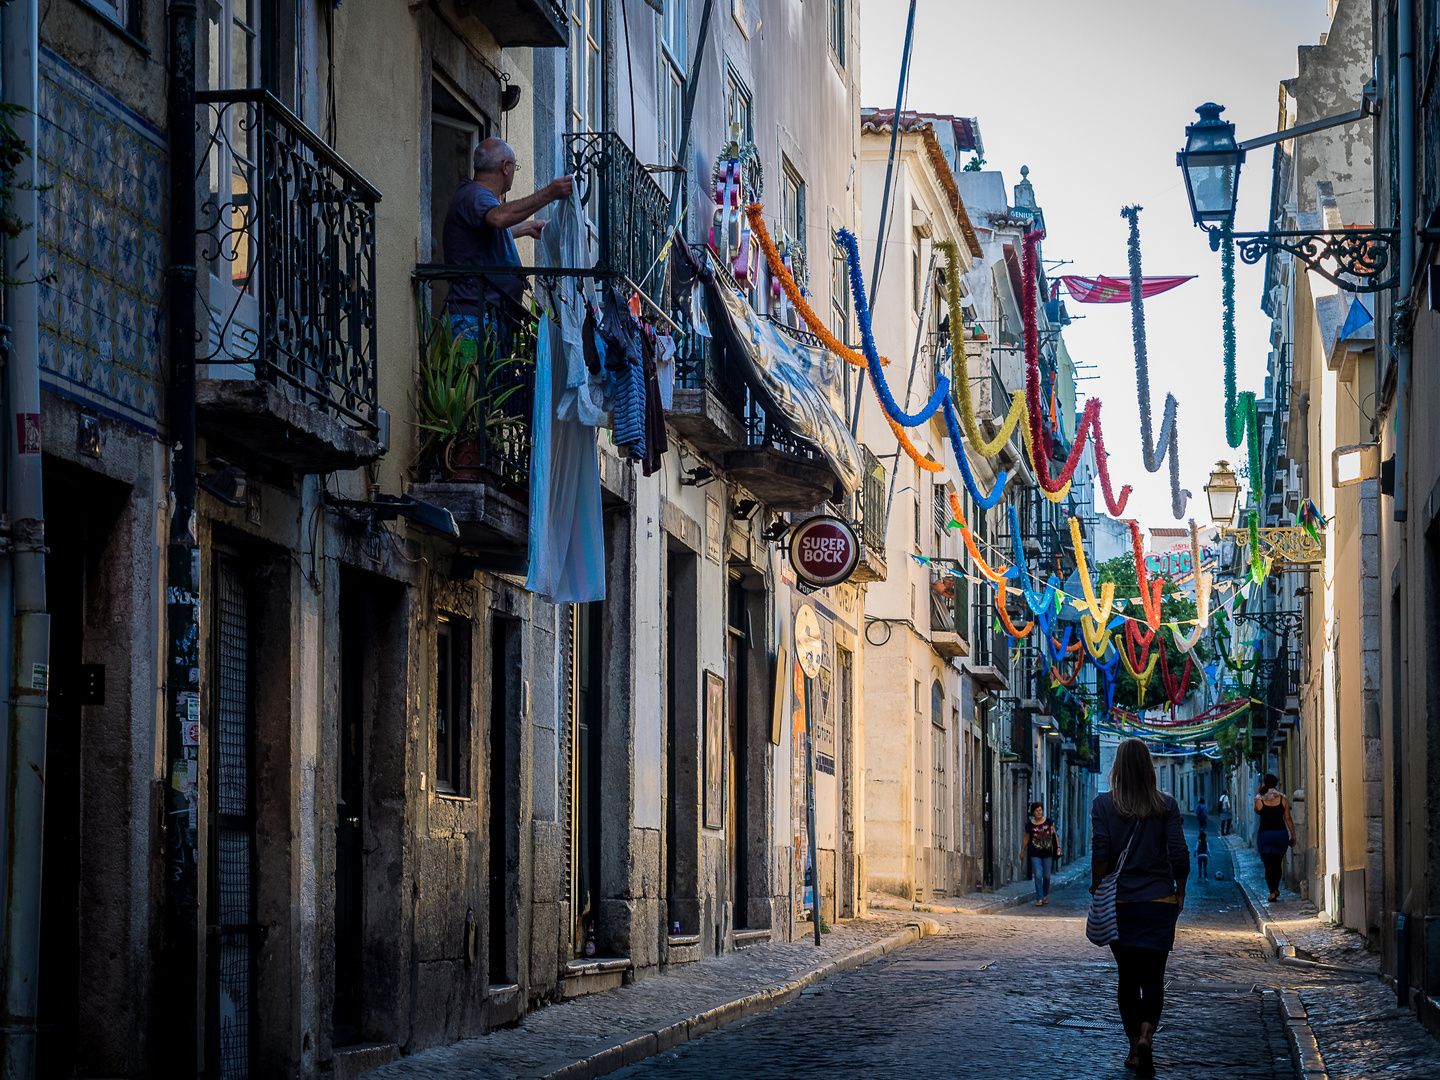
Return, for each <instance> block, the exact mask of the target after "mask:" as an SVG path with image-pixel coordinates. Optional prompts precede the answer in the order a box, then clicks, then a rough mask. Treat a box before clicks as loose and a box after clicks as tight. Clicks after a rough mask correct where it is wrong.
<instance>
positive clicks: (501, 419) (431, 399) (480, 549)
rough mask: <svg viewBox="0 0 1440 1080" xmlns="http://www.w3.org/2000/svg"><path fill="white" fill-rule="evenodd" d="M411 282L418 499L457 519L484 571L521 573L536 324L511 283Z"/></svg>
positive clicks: (429, 274) (443, 269)
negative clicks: (416, 345) (416, 343)
mask: <svg viewBox="0 0 1440 1080" xmlns="http://www.w3.org/2000/svg"><path fill="white" fill-rule="evenodd" d="M546 273H547V274H554V273H555V271H553V270H547V271H546ZM412 282H413V287H414V292H415V313H416V325H417V327H418V330H419V335H420V381H419V385H418V386H417V388H416V393H415V407H416V422H417V426H418V427H419V428H420V434H421V445H420V453H419V457H418V459H417V463H416V466H415V470H414V471H415V481H414V482H413V483H412V484H411V485H410V494H412V495H414V496H415V497H416V498H417V499H420V500H422V501H424V502H429V503H434V504H436V505H439V506H443V507H445V508H446V509H447V510H449V511H450V513H451V514H452V515H453V516H454V518H455V523H456V524H457V525H458V526H459V528H460V542H461V544H462V545H464V546H465V547H467V548H469V549H470V550H472V551H474V552H475V553H476V554H478V555H479V556H481V557H482V560H483V562H484V566H485V568H486V569H494V570H501V571H510V572H523V570H524V567H525V558H526V550H527V542H528V534H529V521H530V502H529V499H530V476H529V474H530V432H531V416H532V410H533V407H534V397H535V346H536V329H537V326H536V322H535V319H534V317H533V316H532V315H531V314H530V313H529V312H527V311H526V310H525V309H524V308H522V307H521V306H520V304H519V303H517V302H516V301H515V300H514V299H512V297H511V292H512V291H515V289H516V279H515V278H514V277H512V276H510V275H500V274H493V273H488V272H483V271H481V270H478V269H476V268H467V267H451V266H420V267H416V269H415V273H414V275H413V277H412Z"/></svg>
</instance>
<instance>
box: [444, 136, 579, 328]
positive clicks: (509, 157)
mask: <svg viewBox="0 0 1440 1080" xmlns="http://www.w3.org/2000/svg"><path fill="white" fill-rule="evenodd" d="M519 169H520V165H519V163H518V162H517V161H516V160H515V151H514V150H513V149H511V147H510V144H509V143H507V142H505V141H504V140H503V139H485V140H483V141H482V142H481V143H480V145H479V146H477V147H475V176H474V179H473V180H471V181H470V182H469V183H467V184H462V185H460V190H459V191H457V192H456V193H455V197H454V198H453V199H451V200H450V209H449V210H448V211H446V213H445V231H444V234H443V237H442V241H443V244H444V249H445V261H446V262H447V263H448V264H450V265H454V266H519V265H520V255H519V253H518V252H517V251H516V250H515V238H516V237H520V236H528V237H532V238H536V239H538V238H539V236H540V232H541V230H542V229H544V228H545V223H544V222H543V221H534V220H530V219H531V215H533V214H534V213H535V211H537V210H539V209H541V208H542V207H545V206H548V205H550V204H551V203H552V202H556V201H557V200H559V199H565V198H569V196H570V192H571V191H572V190H574V188H575V179H574V177H570V176H561V177H558V178H556V179H554V180H552V181H550V183H548V184H546V185H545V186H544V187H543V188H541V189H540V190H539V191H537V192H535V193H534V194H533V195H526V196H525V197H524V198H523V199H512V200H510V201H508V202H502V201H501V200H502V199H503V197H504V196H505V195H506V194H507V193H508V192H509V190H510V189H511V188H512V187H514V186H515V173H516V172H518V171H519ZM524 292H525V279H524V278H523V277H519V276H517V275H513V274H497V275H495V276H493V277H489V278H487V279H486V281H485V299H486V300H487V301H488V302H490V303H496V302H498V301H499V298H500V296H501V295H505V296H508V297H509V298H510V299H511V300H515V301H519V299H520V297H521V296H522V295H523V294H524ZM478 296H479V287H478V282H477V279H474V278H469V279H464V280H461V281H457V282H455V284H454V287H453V288H452V289H451V290H450V311H451V314H452V315H468V314H477V315H478V312H477V311H476V307H477V303H476V302H477V298H478Z"/></svg>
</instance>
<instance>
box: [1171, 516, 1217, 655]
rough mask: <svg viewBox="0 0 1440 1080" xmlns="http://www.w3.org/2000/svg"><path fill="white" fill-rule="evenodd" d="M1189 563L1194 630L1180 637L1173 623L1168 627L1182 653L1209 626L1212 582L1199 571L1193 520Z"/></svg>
mask: <svg viewBox="0 0 1440 1080" xmlns="http://www.w3.org/2000/svg"><path fill="white" fill-rule="evenodd" d="M1190 562H1191V565H1192V566H1194V568H1195V615H1196V618H1195V629H1194V630H1192V631H1190V636H1189V637H1181V636H1180V628H1179V627H1178V626H1176V625H1174V624H1173V623H1172V624H1171V626H1170V635H1171V637H1173V638H1174V639H1175V647H1176V648H1177V649H1179V650H1180V651H1181V652H1182V653H1188V652H1189V651H1190V650H1191V649H1193V648H1194V647H1195V643H1196V642H1198V641H1199V640H1200V635H1201V634H1202V633H1204V631H1205V627H1207V626H1208V625H1210V588H1211V585H1212V584H1213V580H1212V578H1211V577H1210V575H1209V574H1207V573H1206V572H1205V571H1204V570H1202V569H1200V530H1199V529H1198V528H1197V527H1196V525H1195V519H1194V518H1191V519H1190Z"/></svg>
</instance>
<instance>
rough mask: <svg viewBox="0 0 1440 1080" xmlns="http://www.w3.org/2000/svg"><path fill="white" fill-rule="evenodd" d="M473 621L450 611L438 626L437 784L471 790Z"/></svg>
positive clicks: (453, 791) (440, 788)
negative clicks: (468, 779) (471, 653)
mask: <svg viewBox="0 0 1440 1080" xmlns="http://www.w3.org/2000/svg"><path fill="white" fill-rule="evenodd" d="M469 691H470V624H469V623H468V622H466V621H465V620H464V619H460V618H457V617H455V616H450V615H442V616H440V619H439V621H438V622H437V624H436V627H435V788H436V790H437V791H444V792H448V793H450V794H453V795H467V794H469V791H468V787H469V785H468V784H467V783H466V779H467V777H468V776H469V771H470V769H469V761H470V746H469V742H470V724H469V704H470V692H469Z"/></svg>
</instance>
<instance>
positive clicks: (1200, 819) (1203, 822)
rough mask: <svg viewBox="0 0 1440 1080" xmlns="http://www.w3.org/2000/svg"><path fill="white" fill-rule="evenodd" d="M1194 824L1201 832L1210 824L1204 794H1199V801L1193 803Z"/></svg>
mask: <svg viewBox="0 0 1440 1080" xmlns="http://www.w3.org/2000/svg"><path fill="white" fill-rule="evenodd" d="M1195 824H1196V825H1198V826H1199V827H1200V830H1201V831H1202V832H1203V831H1204V830H1205V826H1207V825H1209V824H1210V811H1209V810H1207V809H1206V808H1205V796H1204V795H1201V796H1200V801H1199V802H1198V803H1196V804H1195Z"/></svg>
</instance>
